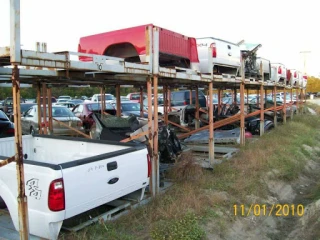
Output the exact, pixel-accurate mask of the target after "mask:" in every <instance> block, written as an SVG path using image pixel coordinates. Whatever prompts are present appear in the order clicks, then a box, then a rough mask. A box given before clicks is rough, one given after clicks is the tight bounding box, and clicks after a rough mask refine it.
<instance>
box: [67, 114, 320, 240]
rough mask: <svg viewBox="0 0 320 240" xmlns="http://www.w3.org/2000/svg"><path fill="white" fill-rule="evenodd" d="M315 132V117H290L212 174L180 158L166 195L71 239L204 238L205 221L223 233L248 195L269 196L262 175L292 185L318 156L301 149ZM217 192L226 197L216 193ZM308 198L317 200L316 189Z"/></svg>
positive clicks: (314, 141)
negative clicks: (290, 182) (273, 177)
mask: <svg viewBox="0 0 320 240" xmlns="http://www.w3.org/2000/svg"><path fill="white" fill-rule="evenodd" d="M319 127H320V119H319V117H318V116H311V115H299V116H295V117H294V121H288V122H287V124H285V125H280V126H279V127H278V128H276V130H274V131H271V132H270V133H268V134H265V135H264V136H262V137H261V138H260V139H259V140H258V141H255V142H253V143H251V144H250V145H247V146H245V147H243V148H242V149H241V150H240V151H239V153H238V154H237V155H235V156H234V157H233V159H232V160H231V161H226V162H223V163H222V164H219V165H216V166H215V167H214V171H203V170H202V169H201V168H200V167H199V166H198V165H196V164H194V162H193V160H192V158H190V156H184V159H185V162H181V163H178V164H177V166H176V168H175V170H174V171H173V172H172V173H171V175H170V177H171V178H173V179H174V180H175V181H176V183H175V184H174V186H173V187H172V188H171V189H169V190H168V191H167V192H166V193H165V194H163V195H161V196H159V197H156V198H155V199H154V200H153V201H152V202H151V203H150V204H148V205H146V206H143V207H140V208H138V209H135V210H133V211H132V212H131V213H130V214H129V215H127V216H125V217H122V218H120V219H119V220H116V221H115V222H112V223H110V222H106V223H98V224H95V225H93V226H91V227H88V228H86V229H85V230H84V231H81V232H79V233H77V234H73V235H72V237H74V238H70V239H128V240H130V239H154V240H158V239H165V240H167V239H204V238H205V235H206V231H205V228H204V226H205V225H206V223H207V222H208V221H215V222H216V225H215V227H216V229H217V231H221V232H223V231H225V230H226V227H225V226H226V221H233V218H232V216H231V215H232V214H231V213H230V211H232V206H233V204H234V203H241V204H246V203H247V202H248V200H247V196H248V195H251V194H252V195H255V196H258V197H261V198H264V197H266V195H268V188H267V185H266V183H265V182H264V181H263V180H262V179H263V177H264V176H265V175H266V173H268V172H271V171H273V170H276V171H274V172H275V178H276V179H279V180H283V181H292V180H294V179H296V178H297V177H298V176H299V174H300V173H301V172H302V171H303V170H304V165H305V162H306V160H307V159H308V158H310V157H314V156H320V152H319V151H318V152H314V153H311V152H309V151H308V150H306V149H305V148H304V147H303V144H305V145H308V146H310V147H313V146H316V145H317V143H318V142H319V140H320V137H319V135H320V134H319ZM222 191H224V192H227V195H228V196H227V197H223V195H221V194H217V193H218V192H222ZM312 197H314V198H316V197H320V187H319V189H318V191H316V193H315V196H312ZM227 211H229V214H225V213H226V212H227ZM227 215H229V217H226V216H227ZM68 237H69V236H68V235H67V236H62V237H61V239H68Z"/></svg>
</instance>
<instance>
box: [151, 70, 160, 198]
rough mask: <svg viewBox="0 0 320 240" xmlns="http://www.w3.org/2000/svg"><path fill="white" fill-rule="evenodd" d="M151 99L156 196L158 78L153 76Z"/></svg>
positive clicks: (157, 178)
mask: <svg viewBox="0 0 320 240" xmlns="http://www.w3.org/2000/svg"><path fill="white" fill-rule="evenodd" d="M153 97H154V99H155V101H154V104H153V106H154V116H153V120H154V124H153V128H154V129H153V164H152V169H154V179H155V182H154V183H155V184H154V185H153V187H154V192H155V193H156V194H158V193H159V190H160V189H159V187H160V182H159V181H160V172H159V147H158V76H156V75H154V76H153Z"/></svg>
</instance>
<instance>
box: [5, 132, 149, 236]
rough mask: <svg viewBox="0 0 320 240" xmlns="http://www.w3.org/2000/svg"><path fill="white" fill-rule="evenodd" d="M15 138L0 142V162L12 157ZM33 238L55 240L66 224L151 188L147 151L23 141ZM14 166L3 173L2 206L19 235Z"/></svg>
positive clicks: (45, 139)
mask: <svg viewBox="0 0 320 240" xmlns="http://www.w3.org/2000/svg"><path fill="white" fill-rule="evenodd" d="M14 144H15V143H14V138H4V139H0V161H1V159H5V158H7V157H10V156H13V155H14V154H15V153H14ZM23 154H24V158H25V160H24V163H25V164H24V169H25V187H26V196H27V198H28V209H29V211H28V214H29V226H30V234H33V235H35V236H39V237H43V238H49V239H57V237H58V234H59V231H60V228H61V226H62V223H63V221H64V220H65V219H68V218H71V217H73V216H76V215H78V214H80V213H83V212H85V211H88V210H90V209H93V208H95V207H98V206H100V205H103V204H105V203H108V202H110V201H113V200H115V199H117V198H120V197H122V196H124V195H127V194H130V193H132V192H134V191H137V190H141V199H142V197H143V194H144V190H145V188H146V187H147V185H148V184H149V175H150V166H151V165H150V159H149V157H148V156H147V154H148V152H147V149H146V147H145V146H144V145H136V144H132V143H130V144H127V143H126V144H123V143H118V142H110V141H101V140H99V141H95V140H87V139H80V138H67V137H59V138H58V137H54V136H31V135H26V136H23ZM17 193H18V190H17V178H16V167H15V163H10V164H9V165H6V166H4V167H2V168H0V200H1V198H2V199H3V201H4V202H5V203H6V205H7V208H8V210H9V212H10V215H11V218H12V221H13V223H14V226H15V228H16V229H17V230H18V228H19V225H18V212H17V209H18V207H17Z"/></svg>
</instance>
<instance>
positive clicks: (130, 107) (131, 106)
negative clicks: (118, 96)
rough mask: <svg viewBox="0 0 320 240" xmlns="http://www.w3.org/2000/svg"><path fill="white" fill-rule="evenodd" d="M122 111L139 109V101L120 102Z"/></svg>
mask: <svg viewBox="0 0 320 240" xmlns="http://www.w3.org/2000/svg"><path fill="white" fill-rule="evenodd" d="M121 107H122V111H140V103H122V104H121Z"/></svg>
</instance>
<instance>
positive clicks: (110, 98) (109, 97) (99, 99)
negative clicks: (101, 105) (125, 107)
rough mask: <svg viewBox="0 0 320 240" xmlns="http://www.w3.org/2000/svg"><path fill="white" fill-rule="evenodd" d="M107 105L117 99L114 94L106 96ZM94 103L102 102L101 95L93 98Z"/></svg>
mask: <svg viewBox="0 0 320 240" xmlns="http://www.w3.org/2000/svg"><path fill="white" fill-rule="evenodd" d="M105 97H106V103H111V102H112V101H114V100H115V97H114V96H113V95H112V94H105ZM90 101H92V102H101V94H94V95H93V96H92V98H91V100H90Z"/></svg>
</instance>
